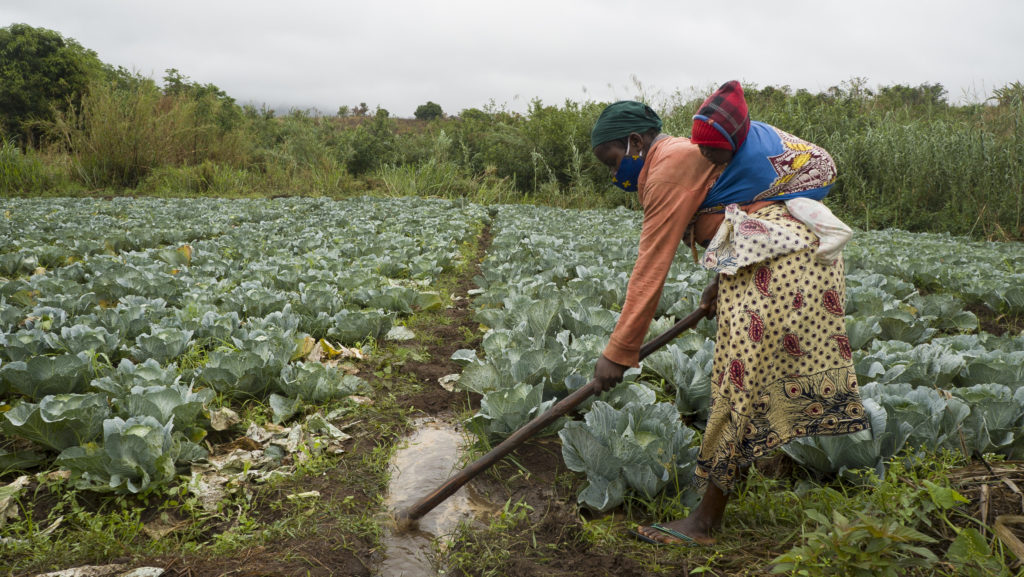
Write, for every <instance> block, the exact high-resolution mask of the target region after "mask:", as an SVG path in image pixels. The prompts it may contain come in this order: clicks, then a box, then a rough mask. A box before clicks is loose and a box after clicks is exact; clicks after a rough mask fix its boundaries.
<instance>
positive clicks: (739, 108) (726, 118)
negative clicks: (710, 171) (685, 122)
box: [690, 80, 750, 151]
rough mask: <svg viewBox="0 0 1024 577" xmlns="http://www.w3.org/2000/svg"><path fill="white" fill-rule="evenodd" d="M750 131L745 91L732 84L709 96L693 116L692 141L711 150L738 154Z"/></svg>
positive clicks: (727, 84) (738, 85) (725, 85)
mask: <svg viewBox="0 0 1024 577" xmlns="http://www.w3.org/2000/svg"><path fill="white" fill-rule="evenodd" d="M749 131H750V113H749V112H748V111H747V101H746V100H745V99H744V98H743V87H742V86H740V83H739V82H738V81H736V80H730V81H729V82H726V83H725V84H723V85H722V86H721V87H720V88H719V89H718V90H716V91H715V92H714V93H712V94H711V96H708V98H707V100H705V101H704V103H703V104H701V105H700V108H698V109H697V114H695V115H694V116H693V135H692V136H691V137H690V141H691V142H693V143H694V144H703V145H704V146H708V147H711V148H724V149H726V150H732V151H736V150H737V149H739V147H740V146H742V145H743V141H744V140H746V138H747V132H749Z"/></svg>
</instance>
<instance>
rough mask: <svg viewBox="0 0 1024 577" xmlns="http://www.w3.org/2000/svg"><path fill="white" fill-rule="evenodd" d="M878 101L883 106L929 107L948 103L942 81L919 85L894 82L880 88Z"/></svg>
mask: <svg viewBox="0 0 1024 577" xmlns="http://www.w3.org/2000/svg"><path fill="white" fill-rule="evenodd" d="M876 99H877V101H878V102H879V104H881V105H882V106H883V107H887V108H895V107H900V106H905V107H929V106H945V105H946V89H945V88H944V87H943V86H942V84H940V83H935V84H929V83H927V82H925V83H924V84H920V85H918V86H906V85H904V84H894V85H893V86H883V87H881V88H879V89H878V96H877V98H876Z"/></svg>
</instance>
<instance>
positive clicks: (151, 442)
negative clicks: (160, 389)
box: [56, 416, 175, 493]
mask: <svg viewBox="0 0 1024 577" xmlns="http://www.w3.org/2000/svg"><path fill="white" fill-rule="evenodd" d="M172 429H173V423H171V422H169V423H167V424H166V425H161V424H160V422H159V421H157V420H156V419H154V418H153V417H149V416H145V417H131V418H129V419H127V420H124V419H121V418H120V417H114V418H113V419H107V420H105V421H103V444H102V445H97V444H94V443H88V444H86V445H82V446H76V447H69V448H67V449H65V450H64V451H62V452H61V454H60V455H59V456H58V457H57V460H56V463H57V465H59V466H61V467H63V468H65V469H68V470H69V471H71V475H72V479H73V480H74V482H75V484H76V485H77V486H78V487H80V488H88V489H93V490H96V491H113V492H117V493H139V492H141V491H144V490H146V489H148V488H149V487H150V486H151V485H154V484H161V483H166V482H168V481H170V480H172V479H173V478H174V474H175V470H174V460H175V454H174V451H172V448H173V447H174V443H173V439H172V436H171V430H172Z"/></svg>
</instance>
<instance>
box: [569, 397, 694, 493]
mask: <svg viewBox="0 0 1024 577" xmlns="http://www.w3.org/2000/svg"><path fill="white" fill-rule="evenodd" d="M694 434H695V433H694V431H693V429H690V428H688V427H687V426H686V425H684V424H683V423H682V421H681V420H680V418H679V411H677V410H676V408H675V406H674V405H673V404H672V403H644V402H641V401H633V402H629V403H627V404H626V405H625V406H624V407H622V408H621V409H616V408H615V407H613V406H612V405H610V404H608V403H606V402H604V401H595V402H594V403H593V405H592V406H591V408H590V411H588V412H587V414H586V415H585V416H584V420H583V421H571V422H568V423H566V424H565V426H564V427H563V428H562V430H561V431H560V432H559V433H558V436H559V437H560V438H561V439H562V458H563V459H564V460H565V464H566V466H567V467H568V468H569V469H571V470H573V471H577V472H581V473H586V475H587V485H586V486H585V487H584V488H583V490H582V491H581V492H580V494H579V497H578V501H579V502H580V503H581V504H584V505H586V506H587V507H590V508H591V509H594V510H597V511H607V510H609V509H612V508H614V507H617V506H619V505H620V504H622V502H623V501H624V500H625V499H626V497H627V496H628V495H635V496H637V497H639V498H642V499H651V498H653V497H654V496H655V495H657V494H658V493H659V492H661V491H662V489H664V488H665V487H666V486H667V485H669V484H673V485H674V486H676V487H682V488H687V489H688V488H689V486H690V480H691V478H692V475H693V470H694V467H695V466H696V461H695V459H696V456H697V450H698V449H697V448H696V447H692V446H691V445H692V443H693V438H694Z"/></svg>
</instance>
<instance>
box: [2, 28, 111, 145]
mask: <svg viewBox="0 0 1024 577" xmlns="http://www.w3.org/2000/svg"><path fill="white" fill-rule="evenodd" d="M102 70H103V66H102V63H101V62H100V60H99V58H98V57H97V56H96V53H95V52H94V51H92V50H87V49H85V48H83V47H82V46H81V45H80V44H79V43H78V42H76V41H74V40H72V39H70V38H64V37H63V36H61V34H60V33H59V32H55V31H53V30H47V29H46V28H33V27H32V26H29V25H28V24H11V25H10V26H8V27H6V28H0V129H2V130H3V131H5V132H8V133H18V132H22V131H25V130H28V134H29V135H30V136H31V135H34V131H33V130H31V129H29V128H28V127H27V126H26V123H27V122H29V121H33V120H50V119H52V118H53V115H52V111H53V109H54V108H64V107H65V106H67V105H68V104H69V103H71V104H76V105H77V104H78V103H79V102H80V98H81V96H82V95H83V94H84V93H85V92H86V91H87V89H88V85H89V81H90V80H91V79H93V78H95V77H98V75H99V74H101V72H102Z"/></svg>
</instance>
